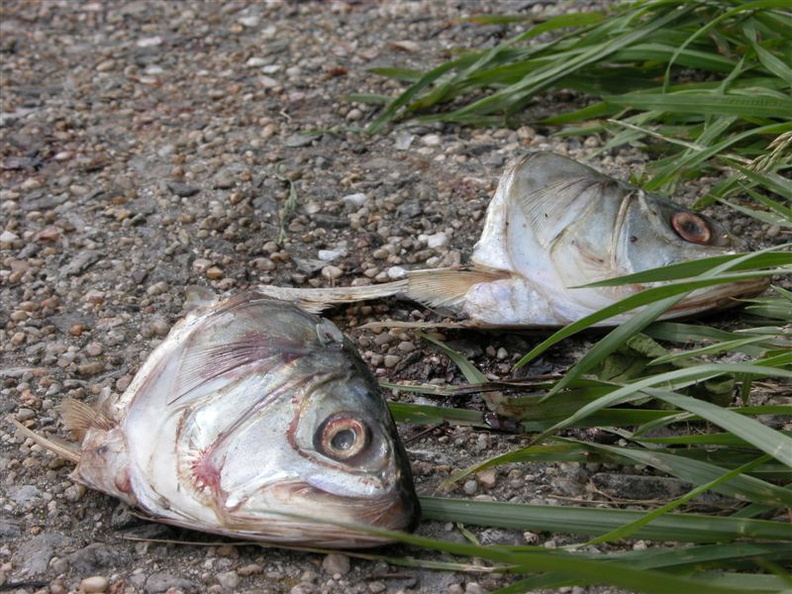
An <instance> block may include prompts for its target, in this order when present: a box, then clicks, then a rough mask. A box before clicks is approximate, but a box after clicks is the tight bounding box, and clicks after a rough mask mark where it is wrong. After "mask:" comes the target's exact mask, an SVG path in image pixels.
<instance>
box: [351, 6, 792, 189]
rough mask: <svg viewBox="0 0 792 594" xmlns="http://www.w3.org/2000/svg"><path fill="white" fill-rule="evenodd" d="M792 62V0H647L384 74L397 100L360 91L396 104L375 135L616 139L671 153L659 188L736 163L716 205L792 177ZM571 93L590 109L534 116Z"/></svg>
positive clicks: (611, 143)
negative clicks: (550, 132)
mask: <svg viewBox="0 0 792 594" xmlns="http://www.w3.org/2000/svg"><path fill="white" fill-rule="evenodd" d="M520 19H521V17H517V18H511V19H508V18H504V17H500V16H477V17H473V18H471V19H470V20H472V21H474V22H477V23H482V24H491V23H503V22H508V21H514V20H520ZM529 19H530V17H525V20H529ZM790 64H792V11H791V10H790V7H789V2H788V1H787V0H761V1H756V2H746V1H744V0H710V1H706V0H705V1H701V0H644V1H637V2H627V3H621V4H617V5H614V6H612V7H610V8H609V9H607V10H603V11H600V12H581V13H574V12H573V13H568V14H564V15H561V16H557V17H553V18H550V19H548V20H546V21H544V22H538V23H532V26H530V27H529V28H528V29H527V30H526V31H525V32H523V33H520V34H518V35H516V36H514V37H512V38H510V39H507V40H506V41H504V42H502V43H500V44H498V45H496V46H495V47H493V48H491V49H487V50H479V51H471V50H465V51H463V52H462V53H461V55H460V56H459V57H457V58H455V59H453V60H451V61H449V62H446V63H444V64H441V65H440V66H437V67H435V68H433V69H431V70H428V71H425V72H421V71H415V70H407V69H403V68H375V69H372V72H374V73H377V74H380V75H384V76H389V77H392V78H396V79H399V80H402V81H404V82H407V83H409V84H410V86H409V87H408V88H407V89H406V90H405V91H404V92H403V93H402V94H401V95H400V96H398V97H396V98H395V99H391V98H389V97H382V96H370V95H369V96H365V97H356V99H358V100H366V101H369V102H381V103H384V105H385V107H384V109H383V110H382V112H381V113H380V114H379V116H378V117H377V118H376V119H375V120H374V121H373V122H372V123H371V125H370V126H369V131H370V132H376V131H378V130H381V129H382V128H383V126H385V125H386V124H387V123H388V122H391V121H395V120H400V119H407V118H414V119H417V120H419V121H424V122H456V123H462V124H470V125H507V126H515V125H519V124H521V123H526V122H528V123H532V124H544V125H547V126H554V127H558V128H556V129H557V130H559V131H560V133H561V134H566V135H574V134H595V133H606V134H607V135H608V136H609V140H608V142H607V144H606V145H605V147H604V149H605V150H607V149H610V148H612V147H616V146H619V145H623V144H631V145H636V146H640V147H641V148H643V149H644V150H647V151H649V152H651V153H655V154H656V155H657V156H658V157H659V159H657V160H656V161H654V162H653V163H652V164H651V173H652V176H651V179H648V180H646V181H645V182H644V184H643V185H644V187H645V189H647V190H660V191H671V190H673V187H674V185H675V184H676V183H678V182H680V181H681V180H682V179H684V178H686V177H692V176H700V175H702V174H705V173H713V171H717V172H719V171H723V170H728V171H729V172H731V174H730V175H728V176H727V177H726V178H725V179H724V181H722V182H721V183H720V184H718V185H717V186H716V187H715V188H713V191H712V192H711V194H710V196H709V197H708V198H707V200H710V201H711V200H714V199H720V198H725V197H728V196H731V195H733V194H735V193H736V192H738V191H742V190H743V187H744V186H748V187H754V186H758V187H759V188H760V189H762V190H770V191H774V190H776V189H777V188H778V186H779V185H784V179H783V176H782V172H783V171H784V170H787V169H789V168H790V167H792V159H790V145H791V144H792V66H790ZM561 90H563V91H564V92H569V91H572V92H574V93H577V94H578V95H579V96H580V98H581V101H583V102H584V103H587V105H585V106H584V107H582V108H580V109H575V110H573V111H567V112H565V113H554V114H552V115H550V116H547V117H543V118H540V119H536V118H534V119H530V118H529V117H528V116H527V115H526V112H525V108H526V107H528V106H530V105H532V104H533V103H535V102H537V101H539V102H543V103H550V104H553V102H552V97H550V98H548V93H550V94H552V93H554V92H556V91H561ZM554 108H555V105H554ZM561 127H563V129H561ZM787 185H788V184H787Z"/></svg>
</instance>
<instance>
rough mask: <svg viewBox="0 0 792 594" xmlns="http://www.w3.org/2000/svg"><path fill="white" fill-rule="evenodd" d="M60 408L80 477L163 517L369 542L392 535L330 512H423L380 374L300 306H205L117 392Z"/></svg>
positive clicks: (241, 532) (247, 534) (273, 539)
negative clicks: (76, 438) (75, 436)
mask: <svg viewBox="0 0 792 594" xmlns="http://www.w3.org/2000/svg"><path fill="white" fill-rule="evenodd" d="M64 414H65V418H64V421H65V424H66V425H67V427H68V426H70V427H72V428H74V429H76V430H80V429H82V431H80V433H82V434H83V437H82V442H81V444H80V448H79V453H78V455H77V456H76V457H75V460H76V461H77V466H76V468H75V470H74V472H73V478H74V479H76V480H77V481H79V482H80V483H83V484H85V485H87V486H88V487H91V488H93V489H98V490H99V491H103V492H105V493H108V494H110V495H113V496H115V497H118V498H120V499H122V500H124V501H126V502H128V503H129V504H130V505H133V506H135V507H137V508H139V509H140V510H142V511H144V512H145V513H146V514H147V515H149V516H150V517H151V519H153V520H156V521H161V522H165V523H169V524H174V525H178V526H182V527H186V528H190V529H194V530H201V531H205V532H211V533H217V534H223V535H228V536H232V537H235V538H247V539H253V540H261V541H266V542H270V543H280V544H286V545H303V546H321V547H334V548H359V547H368V546H376V545H380V544H383V543H386V542H388V539H386V538H383V537H381V536H378V535H371V534H365V533H362V532H360V531H356V530H354V529H348V528H344V527H340V526H338V525H333V524H329V523H327V522H323V521H322V520H327V519H330V520H334V521H337V522H346V523H355V524H364V525H367V526H374V527H379V528H387V529H392V530H409V529H411V528H412V527H413V526H414V525H415V523H416V522H417V519H418V516H419V512H420V508H419V503H418V499H417V497H416V494H415V490H414V487H413V482H412V474H411V471H410V466H409V463H408V460H407V455H406V453H405V450H404V447H403V445H402V443H401V441H400V439H399V436H398V434H397V432H396V426H395V424H394V422H393V419H392V417H391V415H390V412H389V410H388V408H387V405H386V403H385V401H384V399H383V397H382V395H381V393H380V390H379V386H378V384H377V382H376V380H375V379H374V377H373V376H372V374H371V372H370V371H369V370H368V368H367V367H366V366H365V364H364V362H363V361H362V359H361V358H360V356H359V355H358V354H357V351H356V350H355V349H354V347H353V346H352V345H351V343H350V341H349V340H348V339H347V338H345V337H344V335H343V334H342V333H341V331H340V330H339V329H338V328H337V327H336V326H335V325H334V324H332V323H331V322H329V321H328V320H325V319H321V318H319V317H317V316H314V315H311V314H308V313H306V312H304V311H302V310H300V309H299V308H297V307H296V306H295V305H293V304H290V303H285V302H282V301H277V300H274V299H269V298H266V297H261V296H258V295H255V294H250V293H248V294H243V295H239V296H236V297H232V298H230V299H227V300H224V301H221V302H217V303H213V304H211V305H208V306H203V307H200V308H198V309H196V310H194V311H192V312H190V313H189V314H187V316H186V317H185V318H184V319H182V320H181V321H180V322H179V323H177V324H176V325H175V326H174V328H173V330H172V331H171V332H170V334H169V335H168V337H167V338H166V339H165V340H164V341H163V342H162V343H161V344H160V345H159V346H158V347H157V348H156V349H155V351H154V352H153V353H152V354H151V355H150V356H149V358H148V359H147V360H146V362H145V363H144V365H143V366H142V367H141V369H140V371H139V372H138V373H137V375H136V376H135V378H134V380H133V382H132V383H131V385H130V386H129V388H128V389H127V390H126V391H125V392H124V393H123V394H122V395H121V396H120V397H118V398H116V399H114V400H106V401H104V402H102V403H101V405H100V406H99V407H98V409H88V408H87V405H85V404H83V403H77V402H76V401H71V403H70V404H67V405H66V406H65V410H64ZM45 445H46V444H45Z"/></svg>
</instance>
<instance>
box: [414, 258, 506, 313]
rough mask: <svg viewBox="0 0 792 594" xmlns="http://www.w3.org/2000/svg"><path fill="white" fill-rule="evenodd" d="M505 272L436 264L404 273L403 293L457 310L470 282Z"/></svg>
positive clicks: (502, 275) (493, 278) (489, 279)
mask: <svg viewBox="0 0 792 594" xmlns="http://www.w3.org/2000/svg"><path fill="white" fill-rule="evenodd" d="M508 276H509V274H508V273H505V272H490V271H485V270H477V269H458V268H438V269H435V270H414V271H411V272H409V273H407V290H406V291H405V297H407V298H408V299H412V300H414V301H418V302H420V303H423V304H424V305H427V306H429V307H447V308H449V309H452V310H454V311H461V309H462V306H463V305H464V302H465V295H467V292H468V291H469V290H470V288H471V287H472V286H473V285H477V284H479V283H489V282H493V281H496V280H500V279H502V278H507V277H508Z"/></svg>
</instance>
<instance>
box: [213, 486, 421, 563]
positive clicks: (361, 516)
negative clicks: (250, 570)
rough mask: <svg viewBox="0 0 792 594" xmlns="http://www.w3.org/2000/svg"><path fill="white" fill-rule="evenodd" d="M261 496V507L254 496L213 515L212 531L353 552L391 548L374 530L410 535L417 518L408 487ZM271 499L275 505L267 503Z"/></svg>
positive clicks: (295, 490)
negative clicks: (367, 493)
mask: <svg viewBox="0 0 792 594" xmlns="http://www.w3.org/2000/svg"><path fill="white" fill-rule="evenodd" d="M266 491H267V493H266V494H267V499H269V500H270V501H269V502H268V503H267V504H266V505H261V506H257V505H256V499H258V498H257V497H255V496H254V497H253V498H251V499H248V500H247V501H246V502H244V503H243V504H242V505H241V506H239V507H237V508H236V509H226V510H224V511H223V513H218V519H219V520H220V522H221V525H220V526H219V527H218V529H216V530H214V531H215V532H219V533H221V534H229V535H234V536H236V537H239V536H244V537H246V538H250V539H252V540H263V541H267V542H278V543H283V544H290V545H297V546H320V547H331V548H344V549H347V548H348V549H354V548H365V547H373V546H380V545H384V544H388V543H392V542H394V540H393V539H392V538H391V537H389V536H387V535H383V534H377V533H376V530H377V529H385V530H394V531H407V532H409V531H411V530H413V529H414V528H415V527H416V525H417V523H418V520H419V519H420V503H419V502H418V497H417V496H416V494H415V492H414V491H413V490H412V489H411V488H410V487H409V486H407V485H398V486H397V487H395V488H394V490H393V491H391V492H390V493H387V494H385V495H382V496H380V497H348V496H342V495H336V494H334V493H330V492H328V491H324V490H322V489H319V488H317V487H314V486H313V485H310V484H308V483H306V482H301V481H300V482H292V483H286V484H279V485H277V486H272V487H270V488H269V489H267V490H266ZM273 496H274V497H275V498H276V499H277V500H278V502H279V505H273V504H272V502H271V498H272V497H273ZM369 529H373V530H372V531H369Z"/></svg>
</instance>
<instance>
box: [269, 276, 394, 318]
mask: <svg viewBox="0 0 792 594" xmlns="http://www.w3.org/2000/svg"><path fill="white" fill-rule="evenodd" d="M406 289H407V280H406V279H405V280H397V281H393V282H390V283H382V284H379V285H364V286H360V287H334V288H331V289H295V288H291V287H273V286H271V285H262V286H259V287H257V288H256V292H257V293H259V294H260V295H264V296H266V297H274V298H275V299H280V300H281V301H291V302H293V303H296V304H297V305H299V306H300V307H301V308H303V309H304V310H306V311H309V312H311V313H320V312H321V311H323V310H325V309H327V308H328V307H331V306H333V305H336V304H339V303H355V302H357V301H368V300H370V299H382V298H383V297H392V296H394V295H395V296H399V295H402V296H403V295H404V294H405V290H406Z"/></svg>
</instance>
